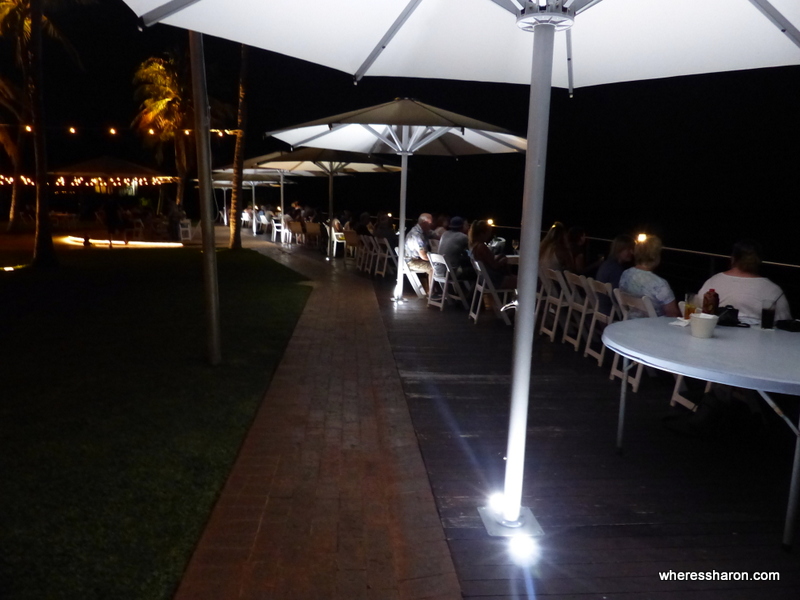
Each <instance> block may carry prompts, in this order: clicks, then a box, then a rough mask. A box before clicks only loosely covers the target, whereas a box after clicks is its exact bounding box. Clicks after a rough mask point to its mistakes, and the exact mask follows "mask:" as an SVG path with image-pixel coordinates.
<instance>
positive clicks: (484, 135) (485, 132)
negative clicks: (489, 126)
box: [472, 129, 525, 152]
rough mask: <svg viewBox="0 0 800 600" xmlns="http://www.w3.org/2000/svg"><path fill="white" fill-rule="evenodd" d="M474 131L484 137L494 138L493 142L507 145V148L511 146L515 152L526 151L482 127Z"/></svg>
mask: <svg viewBox="0 0 800 600" xmlns="http://www.w3.org/2000/svg"><path fill="white" fill-rule="evenodd" d="M472 131H474V132H475V133H477V134H478V135H482V136H483V137H485V138H487V139H490V140H492V141H493V142H497V143H498V144H501V145H502V146H506V147H507V148H511V149H512V150H514V151H515V152H525V150H520V149H519V148H517V147H516V146H515V145H514V144H512V143H511V142H507V141H506V140H504V139H503V138H499V137H495V136H494V135H492V134H491V133H489V132H488V131H482V130H480V129H473V130H472ZM520 139H522V138H520Z"/></svg>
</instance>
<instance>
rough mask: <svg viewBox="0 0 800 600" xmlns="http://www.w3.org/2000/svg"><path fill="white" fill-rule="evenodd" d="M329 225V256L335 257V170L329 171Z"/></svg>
mask: <svg viewBox="0 0 800 600" xmlns="http://www.w3.org/2000/svg"><path fill="white" fill-rule="evenodd" d="M328 223H330V229H329V230H330V235H329V236H328V256H329V257H331V256H333V246H334V244H333V169H332V168H331V169H328Z"/></svg>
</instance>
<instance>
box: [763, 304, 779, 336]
mask: <svg viewBox="0 0 800 600" xmlns="http://www.w3.org/2000/svg"><path fill="white" fill-rule="evenodd" d="M776 304H777V302H776V301H774V300H763V301H762V302H761V329H768V330H773V329H775V305H776Z"/></svg>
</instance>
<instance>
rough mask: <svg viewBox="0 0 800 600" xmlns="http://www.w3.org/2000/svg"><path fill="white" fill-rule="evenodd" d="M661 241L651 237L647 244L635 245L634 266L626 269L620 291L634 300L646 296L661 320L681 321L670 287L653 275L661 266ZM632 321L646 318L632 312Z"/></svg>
mask: <svg viewBox="0 0 800 600" xmlns="http://www.w3.org/2000/svg"><path fill="white" fill-rule="evenodd" d="M662 247H663V245H662V243H661V238H659V237H658V236H657V235H648V236H647V237H646V238H645V240H644V241H640V242H636V246H635V247H634V249H633V259H634V266H632V267H631V268H630V269H626V270H625V271H624V272H623V273H622V276H621V277H620V280H619V289H620V290H622V291H623V292H626V293H628V294H631V295H633V296H639V297H642V296H647V297H648V298H650V300H651V301H652V302H653V307H654V308H655V310H656V314H657V315H658V316H665V315H666V316H668V317H680V316H681V314H680V310H679V309H678V303H677V302H676V301H675V294H673V293H672V289H671V288H670V287H669V283H667V281H666V280H665V279H663V278H661V277H659V276H658V275H656V274H655V273H654V272H653V271H655V269H656V268H658V265H659V264H660V263H661V248H662ZM631 313H633V314H630V316H631V317H644V316H647V315H641V314H636V312H635V311H633V310H631Z"/></svg>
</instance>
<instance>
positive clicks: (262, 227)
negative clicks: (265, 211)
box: [258, 215, 269, 233]
mask: <svg viewBox="0 0 800 600" xmlns="http://www.w3.org/2000/svg"><path fill="white" fill-rule="evenodd" d="M268 227H269V221H268V220H267V215H258V230H259V231H263V232H264V233H267V228H268Z"/></svg>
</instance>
